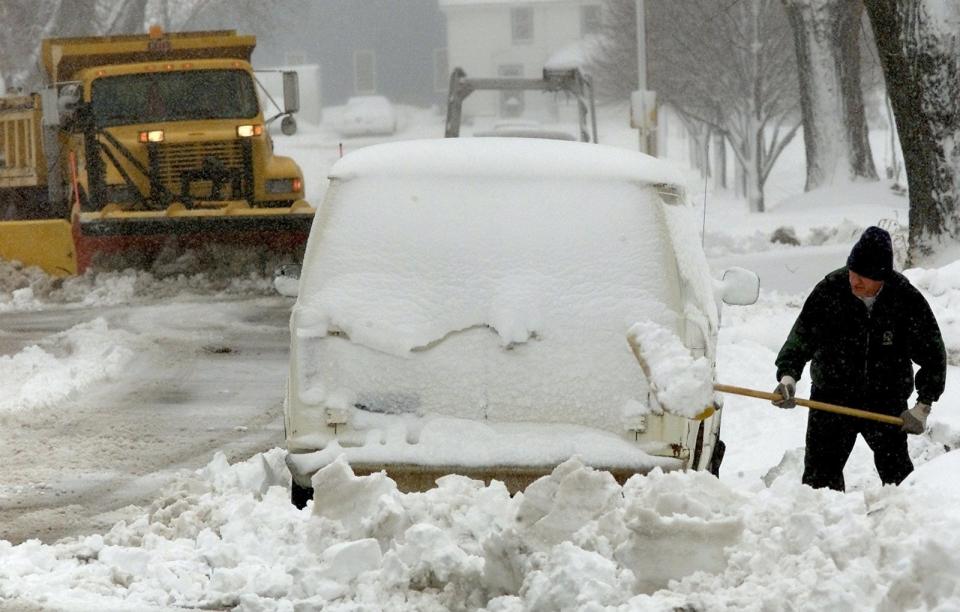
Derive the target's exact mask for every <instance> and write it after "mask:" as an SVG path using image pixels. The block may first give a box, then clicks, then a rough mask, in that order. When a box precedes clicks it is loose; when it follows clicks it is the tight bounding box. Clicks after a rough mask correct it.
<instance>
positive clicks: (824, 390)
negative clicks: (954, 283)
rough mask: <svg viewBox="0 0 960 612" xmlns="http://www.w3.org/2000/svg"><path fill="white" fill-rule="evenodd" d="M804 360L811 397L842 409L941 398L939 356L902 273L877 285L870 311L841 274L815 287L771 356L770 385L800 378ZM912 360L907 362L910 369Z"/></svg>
mask: <svg viewBox="0 0 960 612" xmlns="http://www.w3.org/2000/svg"><path fill="white" fill-rule="evenodd" d="M808 361H811V362H812V363H811V364H810V375H811V379H812V382H813V387H814V390H815V395H818V396H820V397H825V398H831V399H833V401H846V402H848V404H849V405H854V406H857V405H860V406H865V407H868V406H869V405H871V404H876V405H878V406H885V405H887V406H889V405H891V402H893V403H894V405H896V403H901V404H902V403H903V402H906V400H907V398H909V397H910V394H911V393H912V392H913V383H914V376H913V365H912V364H913V363H916V364H917V365H919V366H920V369H919V370H918V371H917V376H916V384H917V397H918V399H919V400H920V401H921V402H924V403H926V404H932V403H933V402H935V401H936V400H937V399H939V397H940V394H941V393H943V386H944V382H945V380H946V369H947V365H946V353H945V351H944V347H943V337H942V336H941V335H940V327H939V326H938V325H937V321H936V319H935V318H934V317H933V312H931V310H930V306H929V304H927V301H926V300H925V299H924V297H923V296H922V295H921V294H920V292H919V291H918V290H917V289H916V288H915V287H914V286H913V285H911V284H910V281H908V280H907V279H906V277H904V276H903V275H902V274H899V273H897V272H894V273H893V274H892V276H891V277H890V278H889V279H888V280H887V281H886V282H885V283H884V284H883V289H881V291H880V293H879V294H878V295H877V299H876V301H875V302H874V304H873V309H872V311H868V310H867V307H866V305H865V304H864V303H863V302H862V301H861V300H860V299H859V298H858V297H857V296H855V295H853V292H852V291H851V290H850V281H849V277H848V273H847V268H846V267H844V268H840V269H839V270H835V271H833V272H831V273H830V274H828V275H827V276H826V277H824V279H823V280H822V281H820V282H819V283H818V284H817V286H816V287H814V289H813V291H812V292H811V293H810V296H809V297H808V298H807V301H806V302H805V303H804V305H803V309H802V310H801V311H800V316H799V317H797V321H796V323H794V324H793V329H791V330H790V335H789V336H788V337H787V341H786V342H785V343H784V345H783V348H781V349H780V354H778V355H777V380H779V379H780V377H781V376H783V375H784V374H786V375H789V376H792V377H793V378H794V379H795V380H800V374H801V373H802V372H803V367H804V365H805V364H806V363H807V362H808ZM911 362H912V363H911Z"/></svg>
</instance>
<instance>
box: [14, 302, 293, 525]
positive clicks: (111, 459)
mask: <svg viewBox="0 0 960 612" xmlns="http://www.w3.org/2000/svg"><path fill="white" fill-rule="evenodd" d="M289 312H290V300H289V299H287V298H280V297H275V298H273V297H271V298H262V297H257V298H247V299H235V298H230V299H226V300H215V299H196V300H194V301H183V302H176V303H173V304H138V305H130V306H123V307H121V306H111V307H108V308H97V309H95V308H79V309H55V310H41V311H32V312H30V311H28V312H20V313H7V314H5V315H4V316H3V335H0V355H7V357H3V358H0V359H2V360H4V361H3V368H2V373H0V379H2V381H3V388H4V391H5V393H4V397H3V398H2V399H0V419H2V421H3V423H4V426H3V427H2V428H0V465H2V466H3V474H4V478H3V482H2V484H0V539H5V540H9V541H11V542H20V541H23V540H25V539H28V538H41V539H42V540H43V541H47V542H50V541H53V540H56V539H58V538H60V537H62V536H65V535H73V534H77V533H90V532H93V531H98V530H103V529H104V528H107V527H109V526H110V525H112V524H113V523H114V522H116V520H117V519H119V518H124V517H127V516H129V515H130V513H131V512H133V511H135V510H136V509H135V508H133V507H130V506H131V505H136V506H143V505H147V504H149V502H150V501H152V500H153V499H154V498H155V497H156V495H157V493H158V492H159V491H160V490H161V489H162V488H163V486H164V485H165V484H167V483H168V482H169V481H170V480H171V479H172V478H173V477H174V476H175V474H176V473H177V472H178V471H179V470H181V469H184V468H188V469H195V468H197V467H200V466H202V465H204V464H206V462H207V461H209V459H210V457H211V455H212V453H213V452H214V451H215V450H222V451H224V452H225V453H226V455H227V456H228V457H230V458H231V459H242V458H246V457H249V456H250V455H252V454H254V453H257V452H260V451H264V450H267V449H270V448H273V447H275V446H277V445H279V444H281V443H282V405H281V401H282V390H283V381H284V376H285V368H286V355H287V338H288V334H287V322H288V317H289ZM28 347H30V348H28Z"/></svg>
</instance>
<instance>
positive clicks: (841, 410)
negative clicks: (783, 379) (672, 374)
mask: <svg viewBox="0 0 960 612" xmlns="http://www.w3.org/2000/svg"><path fill="white" fill-rule="evenodd" d="M713 388H714V389H715V390H716V391H721V392H723V393H734V394H736V395H745V396H747V397H757V398H760V399H766V400H771V401H772V400H778V399H782V398H781V396H780V394H779V393H767V392H766V391H757V390H756V389H747V388H745V387H734V386H731V385H721V384H719V383H716V384H714V385H713ZM796 401H797V404H798V405H800V406H806V407H807V408H813V409H814V410H823V411H825V412H833V413H835V414H845V415H847V416H852V417H857V418H858V419H869V420H871V421H879V422H881V423H889V424H890V425H899V426H903V419H901V418H900V417H895V416H889V415H886V414H878V413H876V412H870V411H869V410H858V409H857V408H847V407H846V406H838V405H836V404H828V403H826V402H818V401H816V400H808V399H803V398H799V397H798V398H796Z"/></svg>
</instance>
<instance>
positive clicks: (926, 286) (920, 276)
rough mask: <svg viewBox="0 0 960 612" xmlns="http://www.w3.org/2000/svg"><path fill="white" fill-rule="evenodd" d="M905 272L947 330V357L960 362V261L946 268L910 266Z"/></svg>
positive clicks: (945, 340) (948, 359) (943, 328)
mask: <svg viewBox="0 0 960 612" xmlns="http://www.w3.org/2000/svg"><path fill="white" fill-rule="evenodd" d="M904 275H905V276H906V277H907V278H908V279H909V280H910V282H911V283H912V284H913V285H914V286H915V287H917V288H918V289H920V291H921V292H923V295H924V297H926V298H927V301H928V302H929V303H930V308H931V309H932V310H933V314H934V316H935V317H936V318H937V323H939V324H940V331H941V333H943V342H944V344H945V345H946V347H947V361H948V362H949V363H950V364H951V365H960V261H955V262H953V263H950V264H947V265H946V266H944V267H942V268H933V269H929V270H927V269H923V268H915V269H912V270H906V271H905V272H904Z"/></svg>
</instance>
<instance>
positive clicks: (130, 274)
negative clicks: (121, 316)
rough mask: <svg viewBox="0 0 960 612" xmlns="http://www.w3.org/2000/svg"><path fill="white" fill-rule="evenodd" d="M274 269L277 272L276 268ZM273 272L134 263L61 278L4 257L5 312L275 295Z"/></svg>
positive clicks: (0, 290) (1, 301)
mask: <svg viewBox="0 0 960 612" xmlns="http://www.w3.org/2000/svg"><path fill="white" fill-rule="evenodd" d="M271 275H272V272H271ZM274 291H275V290H274V288H273V279H272V276H268V275H266V274H260V273H246V274H241V275H236V276H234V275H231V274H225V273H220V272H216V271H210V272H193V273H175V274H171V275H166V276H161V275H157V274H156V273H154V272H149V271H144V270H135V269H132V268H128V269H125V270H122V271H99V272H93V271H90V272H87V273H86V274H84V275H82V276H73V277H68V278H55V277H51V276H49V275H47V274H46V273H44V272H43V271H42V270H40V269H39V268H36V267H32V266H31V267H27V266H23V265H21V264H20V263H19V262H8V261H5V260H0V312H13V311H25V310H40V309H43V308H47V307H49V306H50V305H55V304H56V305H73V306H112V305H117V304H128V303H131V302H137V301H149V300H156V299H163V298H169V297H174V296H179V295H185V294H190V295H212V296H229V295H243V296H248V295H272V294H273V293H274Z"/></svg>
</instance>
